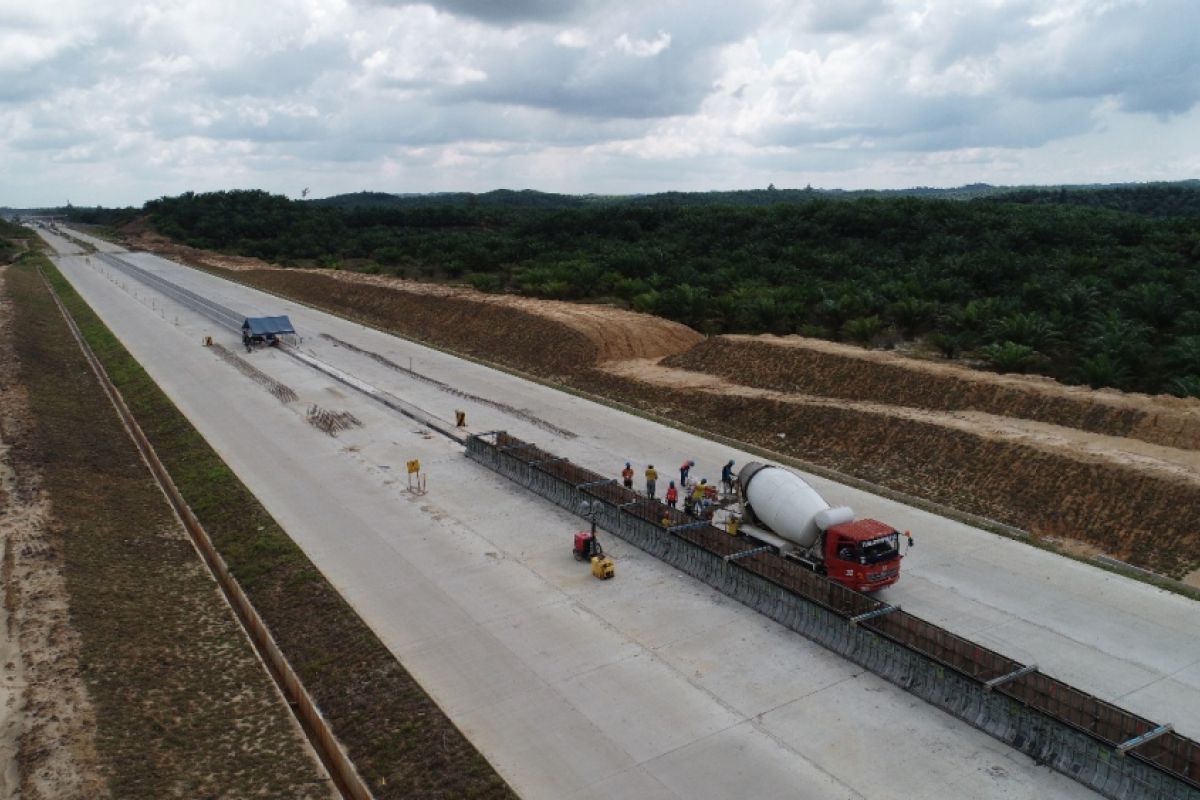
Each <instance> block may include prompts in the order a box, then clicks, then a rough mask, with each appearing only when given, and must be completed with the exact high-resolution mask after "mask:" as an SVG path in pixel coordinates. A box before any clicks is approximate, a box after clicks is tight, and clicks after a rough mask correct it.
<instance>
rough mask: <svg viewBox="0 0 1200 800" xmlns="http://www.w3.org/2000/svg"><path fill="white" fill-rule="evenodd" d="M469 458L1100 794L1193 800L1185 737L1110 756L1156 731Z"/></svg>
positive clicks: (1192, 752) (722, 550)
mask: <svg viewBox="0 0 1200 800" xmlns="http://www.w3.org/2000/svg"><path fill="white" fill-rule="evenodd" d="M467 454H468V456H469V457H470V458H472V459H473V460H475V461H477V462H479V463H481V464H483V465H485V466H487V467H489V468H490V469H492V470H494V471H496V472H498V473H500V474H501V475H504V476H505V477H507V478H509V479H511V480H513V481H515V482H517V483H519V484H521V485H522V486H525V487H527V488H528V489H530V491H532V492H534V493H536V494H538V495H540V496H542V497H544V498H546V499H547V500H550V501H551V502H553V503H555V504H556V505H558V506H560V507H561V508H564V509H566V510H568V511H571V512H574V513H578V512H579V511H580V505H581V504H582V503H583V502H584V501H587V502H589V503H591V506H592V508H593V509H594V512H595V519H596V524H597V525H598V526H599V527H601V528H603V529H604V530H606V531H608V532H609V533H612V534H613V535H615V536H618V537H619V538H621V539H624V540H625V541H627V542H629V543H630V544H632V545H634V546H636V547H638V548H639V549H641V550H644V551H646V552H647V553H650V554H651V555H654V556H656V557H658V558H659V559H661V560H662V561H664V562H665V563H667V564H669V565H671V566H672V567H674V568H676V569H678V570H680V571H681V572H685V573H687V574H688V575H691V576H692V577H694V578H696V579H698V580H700V581H702V582H704V583H705V584H707V585H709V586H712V587H713V588H715V589H717V590H718V591H720V592H722V593H724V594H726V595H728V596H729V597H732V598H733V599H735V600H738V601H740V602H741V603H743V604H745V605H747V606H749V607H750V608H753V609H755V610H756V611H758V612H759V613H761V614H763V615H765V616H767V617H769V618H770V619H772V620H774V621H776V622H778V623H779V624H781V625H783V626H785V627H787V628H789V629H791V630H794V631H796V632H797V633H800V634H802V635H804V636H806V637H808V638H809V639H812V640H813V641H815V642H817V643H819V644H821V645H822V646H824V647H826V648H828V649H829V650H832V651H834V652H836V653H839V654H840V655H842V656H844V657H846V658H847V659H849V660H851V661H853V662H854V663H856V664H859V665H860V666H862V667H864V668H866V669H869V670H871V671H872V672H873V673H875V674H877V675H879V676H880V677H883V678H884V679H886V680H888V681H891V682H892V683H894V684H896V685H898V686H900V687H902V688H904V689H906V690H908V691H909V692H911V693H912V694H914V695H916V696H918V697H920V698H922V699H923V700H925V701H927V702H929V703H931V704H932V705H935V706H937V707H938V708H941V709H943V710H945V711H946V712H948V713H950V714H953V715H954V716H956V717H958V718H959V719H962V720H964V721H965V722H967V723H969V724H971V725H973V726H974V727H976V728H979V729H980V730H983V731H985V732H987V733H988V734H990V735H992V736H994V737H995V738H997V739H999V740H1000V741H1003V742H1005V743H1007V744H1009V745H1011V746H1012V747H1014V748H1015V749H1017V750H1020V751H1021V752H1023V753H1026V754H1028V755H1030V756H1031V757H1033V758H1035V759H1038V760H1039V761H1040V762H1042V763H1045V764H1047V765H1049V766H1051V767H1053V768H1054V769H1055V770H1057V771H1059V772H1061V773H1063V774H1065V775H1068V776H1070V777H1072V778H1074V779H1075V780H1077V781H1079V782H1080V783H1083V784H1084V785H1086V786H1088V787H1090V788H1092V789H1094V790H1096V791H1098V792H1100V793H1101V794H1103V795H1104V796H1106V797H1110V798H1114V799H1116V800H1200V777H1198V776H1197V771H1198V769H1200V745H1198V744H1197V743H1196V742H1194V741H1192V740H1190V739H1186V738H1184V737H1182V736H1179V735H1178V734H1175V733H1170V734H1167V735H1164V736H1161V737H1159V738H1157V739H1154V740H1152V741H1151V742H1150V743H1148V744H1147V745H1145V746H1144V751H1135V752H1130V753H1129V755H1127V756H1125V757H1121V756H1118V755H1117V753H1116V751H1115V747H1116V745H1117V744H1119V743H1120V742H1122V741H1126V740H1128V739H1130V738H1132V736H1136V735H1138V734H1141V733H1145V732H1146V731H1148V730H1151V729H1152V728H1154V724H1153V723H1152V722H1150V721H1149V720H1145V719H1142V718H1141V717H1138V716H1136V715H1134V714H1131V713H1129V712H1127V711H1124V710H1123V709H1120V708H1118V707H1116V706H1113V705H1112V704H1110V703H1106V702H1104V701H1102V700H1099V699H1098V698H1095V697H1093V696H1091V695H1089V694H1087V693H1085V692H1082V691H1080V690H1078V689H1075V688H1074V687H1071V686H1069V685H1067V684H1065V683H1063V682H1061V681H1058V680H1056V679H1054V678H1051V677H1050V676H1048V675H1043V674H1041V673H1037V672H1032V673H1030V674H1024V675H1022V676H1021V677H1019V678H1015V679H1014V680H1012V681H1011V682H1010V683H1004V684H1001V685H1000V686H998V687H997V688H996V689H995V690H994V691H989V690H988V689H987V687H986V686H985V684H986V682H987V681H988V680H990V679H992V678H995V677H998V676H1002V675H1007V674H1009V673H1011V672H1013V671H1014V670H1016V669H1018V668H1019V667H1021V666H1022V665H1021V664H1019V663H1018V662H1016V661H1014V660H1013V659H1010V658H1008V657H1006V656H1004V655H1002V654H1000V653H996V652H995V651H992V650H989V649H988V648H985V647H983V646H981V645H978V644H976V643H974V642H971V641H970V640H968V639H965V638H964V637H961V636H958V635H957V634H954V633H952V632H950V631H947V630H945V629H944V628H940V627H938V626H936V625H933V624H932V623H930V622H927V621H925V620H922V619H920V618H918V617H914V616H912V615H911V614H907V613H905V612H903V611H899V610H897V611H895V612H894V613H888V614H886V615H883V616H878V617H875V618H873V619H869V620H866V621H864V622H862V623H861V624H851V623H850V621H849V620H850V618H851V617H854V616H857V615H859V614H863V613H868V612H870V611H873V610H876V609H879V608H881V607H882V606H883V604H881V603H880V602H879V601H878V600H875V599H873V598H871V597H868V596H866V595H863V594H861V593H859V592H855V591H853V590H851V589H847V588H846V587H844V586H841V585H840V584H837V583H834V582H832V581H830V580H828V579H826V578H824V577H822V576H819V575H816V574H815V573H812V572H808V571H805V570H803V569H801V568H799V567H797V566H796V565H795V564H792V563H791V562H788V561H786V560H784V559H782V558H780V557H778V556H775V555H771V554H765V553H759V554H755V555H749V556H747V557H746V558H743V559H738V560H733V561H727V560H726V559H725V556H726V555H729V554H732V553H737V552H741V551H744V550H747V549H750V547H749V546H748V545H746V544H745V543H744V542H739V541H738V540H737V539H735V538H734V537H731V536H729V535H728V534H726V533H724V532H723V531H720V530H718V529H717V528H713V527H711V526H709V527H707V528H705V527H703V526H701V527H696V528H689V529H686V530H681V531H679V532H676V533H673V532H671V531H670V530H669V528H670V527H671V526H672V525H678V524H681V523H683V522H685V521H686V520H687V519H688V518H687V517H686V516H685V515H682V514H680V513H679V512H677V511H676V512H673V513H672V510H671V509H668V508H667V507H666V506H665V505H663V504H662V503H659V502H658V501H651V500H648V499H646V498H644V497H642V496H641V495H638V494H637V493H635V492H631V491H629V490H628V489H625V488H624V487H621V486H617V485H615V484H603V485H591V486H588V487H586V488H582V489H581V488H577V487H578V486H579V485H580V484H583V483H592V484H596V482H597V481H600V480H602V478H601V476H598V475H597V474H596V473H594V472H591V471H590V470H587V469H584V468H582V467H579V466H577V465H573V464H571V463H570V462H566V461H563V460H561V459H556V458H555V457H554V456H553V455H551V454H549V453H546V452H545V451H542V450H540V449H539V448H536V447H534V446H532V445H528V444H527V443H524V442H522V441H521V440H519V439H516V438H514V437H511V436H508V435H507V434H504V433H499V434H495V442H494V443H493V442H489V441H487V440H486V439H485V438H484V437H482V436H473V437H471V438H469V439H468V441H467ZM664 518H665V519H666V521H667V523H668V524H667V525H664V524H663V521H664Z"/></svg>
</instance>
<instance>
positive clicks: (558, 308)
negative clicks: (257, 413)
mask: <svg viewBox="0 0 1200 800" xmlns="http://www.w3.org/2000/svg"><path fill="white" fill-rule="evenodd" d="M237 277H238V279H239V280H241V281H244V282H246V283H249V284H251V285H253V286H257V287H259V288H261V289H265V290H267V291H271V292H277V293H279V294H285V295H288V296H290V297H294V298H296V299H298V300H301V301H304V302H307V303H311V304H313V305H318V306H322V307H324V308H328V309H332V310H335V311H337V312H338V313H340V314H343V315H345V316H349V317H353V318H358V319H363V320H365V321H367V322H369V323H371V324H373V325H376V326H379V327H382V328H385V329H388V330H392V331H396V332H398V333H401V334H403V335H405V336H409V337H412V338H414V339H418V340H421V341H426V342H430V343H432V344H435V345H437V346H440V347H446V348H449V349H451V350H455V351H457V352H460V353H467V354H469V355H473V356H477V357H479V358H484V359H488V360H491V361H498V362H500V363H503V364H507V365H510V366H513V367H516V368H517V369H521V370H525V371H527V372H531V373H533V374H536V375H542V376H546V377H565V376H569V375H572V374H574V373H576V372H578V371H580V370H581V369H587V368H590V367H592V366H594V365H596V364H597V363H602V362H607V361H613V360H619V359H628V358H647V357H659V356H662V355H665V354H667V353H669V352H678V350H680V349H684V348H686V347H690V346H691V345H692V344H695V343H696V342H698V341H700V340H701V338H702V337H701V336H700V335H699V334H697V333H696V332H695V331H693V330H691V329H690V328H687V327H685V326H683V325H679V324H677V323H673V322H668V321H666V320H661V319H658V318H657V317H651V316H647V315H645V314H634V313H632V312H627V311H621V310H619V309H613V308H606V307H598V306H576V305H572V304H570V303H539V302H537V301H532V300H529V299H527V298H518V297H507V296H494V295H487V294H483V293H481V292H474V291H471V290H467V289H458V288H454V287H445V286H432V285H428V284H419V283H411V282H407V281H397V280H395V279H380V278H375V277H374V276H369V275H358V274H356V273H339V272H332V273H331V272H328V271H324V270H321V271H314V270H277V269H272V270H243V271H241V272H239V273H238V274H237Z"/></svg>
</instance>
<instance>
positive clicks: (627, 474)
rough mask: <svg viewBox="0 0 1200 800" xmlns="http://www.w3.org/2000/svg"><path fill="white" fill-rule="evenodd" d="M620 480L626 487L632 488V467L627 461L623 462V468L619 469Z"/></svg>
mask: <svg viewBox="0 0 1200 800" xmlns="http://www.w3.org/2000/svg"><path fill="white" fill-rule="evenodd" d="M621 482H622V483H624V484H625V488H626V489H632V488H633V467H632V466H630V464H629V462H628V461H626V462H625V469H623V470H621Z"/></svg>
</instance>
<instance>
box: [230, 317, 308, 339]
mask: <svg viewBox="0 0 1200 800" xmlns="http://www.w3.org/2000/svg"><path fill="white" fill-rule="evenodd" d="M295 333H296V329H295V328H293V327H292V321H291V320H290V319H288V318H287V316H286V315H285V316H280V317H246V321H245V322H243V323H242V334H243V335H245V336H261V337H263V338H264V339H265V338H267V337H271V336H287V335H294V334H295Z"/></svg>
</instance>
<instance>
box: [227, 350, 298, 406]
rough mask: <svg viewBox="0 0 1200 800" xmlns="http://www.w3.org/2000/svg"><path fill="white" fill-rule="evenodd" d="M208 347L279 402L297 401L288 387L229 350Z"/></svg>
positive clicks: (294, 394)
mask: <svg viewBox="0 0 1200 800" xmlns="http://www.w3.org/2000/svg"><path fill="white" fill-rule="evenodd" d="M209 347H210V348H211V349H212V350H213V352H215V353H216V354H217V355H219V356H220V357H221V358H223V359H224V360H225V361H227V362H228V363H230V364H232V365H233V367H234V368H235V369H236V370H237V371H238V372H240V373H242V374H243V375H245V376H246V377H247V378H249V379H250V380H252V381H254V382H255V383H257V384H259V385H260V386H265V387H266V389H267V391H268V392H270V393H271V394H272V395H274V396H275V398H276V399H277V400H279V402H281V403H290V402H292V401H293V400H298V399H299V395H297V394H296V392H295V391H294V390H293V389H292V388H291V387H290V386H285V385H284V384H282V383H280V382H279V381H277V380H275V379H274V378H272V377H271V376H270V375H268V374H267V373H265V372H263V371H262V370H260V369H259V368H258V367H256V366H254V365H253V364H251V363H250V362H249V361H247V360H246V359H244V358H242V357H241V356H239V355H238V354H237V353H231V352H230V351H229V350H226V349H225V348H224V347H222V346H221V345H219V344H213V345H209Z"/></svg>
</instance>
